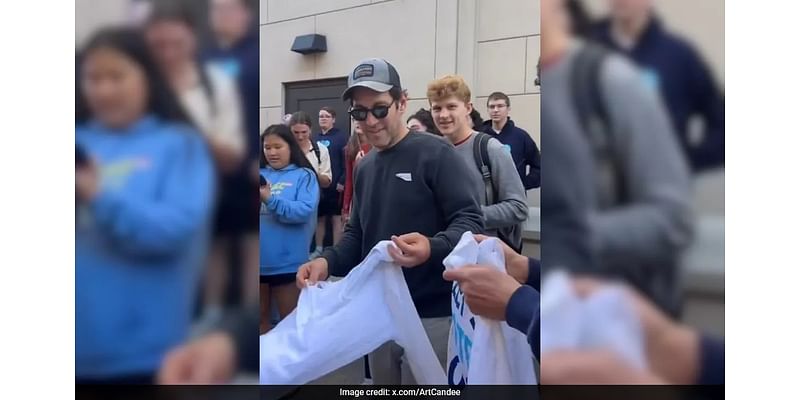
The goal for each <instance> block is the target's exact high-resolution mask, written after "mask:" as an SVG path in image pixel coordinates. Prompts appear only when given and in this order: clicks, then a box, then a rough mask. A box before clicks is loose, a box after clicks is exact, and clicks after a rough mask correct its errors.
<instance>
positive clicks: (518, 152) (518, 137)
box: [481, 118, 542, 190]
mask: <svg viewBox="0 0 800 400" xmlns="http://www.w3.org/2000/svg"><path fill="white" fill-rule="evenodd" d="M481 130H482V131H483V132H485V133H488V134H490V135H492V137H494V138H496V139H497V140H499V141H500V143H503V144H504V145H506V146H507V147H509V148H510V150H511V158H513V159H514V164H515V165H516V166H517V173H519V177H520V179H522V185H523V186H525V190H531V189H536V188H538V187H539V185H540V176H541V170H542V168H541V159H540V158H539V147H537V146H536V142H534V141H533V138H532V137H531V135H529V134H528V132H526V131H525V130H524V129H522V128H518V127H517V126H516V125H514V121H512V120H511V118H509V119H508V121H507V122H506V124H505V125H504V126H503V129H502V130H501V131H500V133H499V134H498V133H495V131H494V130H493V129H492V120H488V121H485V122H484V123H483V127H482V128H481ZM527 166H530V167H531V169H530V171H526V169H527V168H526V167H527Z"/></svg>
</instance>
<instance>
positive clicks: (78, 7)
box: [75, 0, 129, 47]
mask: <svg viewBox="0 0 800 400" xmlns="http://www.w3.org/2000/svg"><path fill="white" fill-rule="evenodd" d="M128 5H129V0H101V1H98V0H75V44H76V47H80V45H82V44H83V43H84V42H85V41H86V40H87V39H88V38H89V35H91V34H92V33H93V32H94V31H95V30H97V29H98V28H103V27H106V26H109V25H117V24H122V23H124V22H125V21H126V20H127V17H128V12H129V7H128Z"/></svg>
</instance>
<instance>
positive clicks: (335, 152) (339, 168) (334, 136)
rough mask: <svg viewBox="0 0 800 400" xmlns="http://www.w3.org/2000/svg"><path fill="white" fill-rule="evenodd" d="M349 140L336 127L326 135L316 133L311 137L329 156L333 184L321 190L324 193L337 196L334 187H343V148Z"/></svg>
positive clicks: (345, 134)
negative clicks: (324, 148)
mask: <svg viewBox="0 0 800 400" xmlns="http://www.w3.org/2000/svg"><path fill="white" fill-rule="evenodd" d="M349 139H350V135H348V134H347V133H346V132H344V131H342V130H341V129H339V128H336V127H334V128H331V130H329V131H328V133H327V134H324V135H323V134H322V132H317V133H315V134H314V136H313V137H312V140H314V141H315V142H317V144H318V145H320V146H325V147H327V148H328V154H330V156H331V175H332V176H331V182H333V184H332V185H330V186H328V187H327V188H326V189H323V191H324V192H325V193H330V194H333V195H335V196H338V192H337V191H336V185H337V184H341V185H342V186H344V178H345V176H344V148H345V147H346V146H347V141H348V140H349Z"/></svg>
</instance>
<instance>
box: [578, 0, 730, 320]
mask: <svg viewBox="0 0 800 400" xmlns="http://www.w3.org/2000/svg"><path fill="white" fill-rule="evenodd" d="M568 3H570V2H568ZM571 3H573V4H574V6H577V7H578V9H583V10H584V13H582V14H584V16H585V18H586V19H587V21H580V18H577V20H576V21H575V22H574V24H575V27H576V28H578V29H579V30H580V28H585V25H584V24H586V23H587V22H588V23H589V24H590V25H592V24H593V25H594V29H587V31H586V32H582V33H581V34H582V36H583V37H585V38H587V39H589V40H599V41H605V42H606V43H607V42H608V40H607V34H605V35H604V34H603V33H602V31H603V28H597V24H602V22H603V21H608V20H609V18H610V19H611V20H614V17H613V14H612V12H611V11H612V9H613V8H614V7H615V6H616V7H617V8H618V9H619V10H623V9H629V10H637V9H642V10H645V9H647V8H649V7H651V8H652V13H653V15H654V16H655V17H656V18H658V20H659V22H660V25H661V29H662V30H663V31H664V32H666V34H667V35H669V36H670V37H671V38H674V39H672V40H676V41H679V42H682V43H683V44H685V46H686V48H687V49H689V50H688V51H690V52H692V53H694V57H691V58H692V59H693V60H692V61H693V62H696V63H697V64H699V65H700V69H701V70H706V71H705V73H700V74H701V75H702V77H701V78H697V79H698V80H699V81H701V82H700V83H690V84H695V85H702V84H708V85H710V86H712V87H713V89H711V91H712V92H715V93H716V94H714V95H711V99H705V98H702V97H701V96H702V95H692V94H689V95H686V96H685V97H683V98H678V99H676V100H672V102H673V103H679V102H683V103H692V105H687V106H678V105H672V104H669V103H667V104H665V105H666V107H667V110H666V111H667V112H668V113H669V114H670V115H671V116H672V117H673V123H674V128H675V130H676V132H675V134H676V135H680V136H682V137H686V138H688V139H687V140H688V141H689V142H691V143H694V144H695V145H694V146H689V148H690V149H697V148H699V147H701V146H706V147H707V148H709V149H710V150H709V151H706V152H705V153H703V154H705V156H703V155H702V154H701V155H698V156H695V157H694V159H692V156H691V155H689V156H687V158H688V162H689V164H690V170H691V172H690V173H691V192H690V196H691V198H690V199H691V201H690V204H691V207H692V209H693V213H694V215H695V223H694V238H693V241H692V242H691V244H690V245H689V246H688V247H687V249H686V250H685V252H684V254H683V255H682V261H681V263H680V267H681V268H682V278H681V281H682V284H681V286H682V287H681V291H682V293H683V296H685V302H684V305H685V308H684V310H683V311H684V312H683V319H684V320H685V321H686V322H687V323H689V324H690V325H692V326H696V327H698V328H700V329H702V330H704V331H708V332H711V333H714V334H718V335H722V336H724V332H725V307H724V303H725V165H724V151H725V147H724V146H725V142H724V132H725V130H724V121H725V120H724V92H725V2H724V0H708V1H702V2H695V1H688V0H677V1H676V0H644V1H642V0H632V1H609V0H579V1H575V2H571ZM574 6H573V7H574ZM631 12H635V11H631ZM623 13H624V11H620V12H619V14H623ZM579 14H581V13H579ZM617 18H618V19H622V18H623V17H622V16H620V17H617ZM603 38H606V39H605V40H604V39H603ZM658 40H659V39H656V40H653V42H657V41H658ZM662 40H663V39H662ZM674 47H676V46H675V45H674V44H673V45H670V44H669V43H667V44H660V43H655V44H650V43H648V44H646V45H641V46H640V48H638V49H636V50H633V51H630V52H625V51H622V52H621V53H622V54H623V55H624V56H626V57H628V58H629V59H631V60H633V61H634V63H635V64H636V65H637V66H638V67H639V68H641V69H642V70H643V71H646V72H647V71H654V70H655V71H659V70H660V71H665V70H669V71H670V72H669V73H670V74H673V76H672V77H671V78H669V79H672V80H666V79H662V82H663V84H665V85H666V84H673V85H681V84H683V85H686V84H684V83H683V82H681V79H683V80H684V82H685V81H688V80H691V79H693V77H691V76H689V75H690V74H692V73H694V72H693V71H689V70H688V68H687V69H684V70H683V72H681V71H680V70H679V69H678V68H680V66H681V63H683V62H685V61H683V60H682V59H680V58H678V57H675V52H674V50H673V48H674ZM647 53H650V54H647ZM670 57H674V58H673V59H672V60H670ZM676 69H678V72H674V73H673V72H672V71H674V70H676ZM662 73H664V72H662ZM665 90H666V91H668V90H669V89H668V88H667V89H664V88H663V87H662V88H661V94H662V99H663V98H664V97H663V96H664V93H665ZM670 96H672V97H673V98H675V97H677V96H679V95H674V94H670ZM691 107H694V108H693V109H691V110H690V111H685V110H683V109H690V108H691ZM680 108H683V109H680ZM679 109H680V110H679ZM709 110H710V111H709ZM678 113H681V114H688V115H687V116H686V117H685V118H687V121H686V122H685V124H684V123H676V122H675V118H678V117H677V116H676V114H678ZM711 124H715V125H711ZM712 129H713V130H714V131H712ZM711 135H714V136H716V137H714V138H711V137H709V136H711ZM654 151H655V150H654ZM684 154H685V155H686V154H689V152H687V151H684ZM695 154H697V152H695ZM693 160H694V162H693ZM692 164H694V165H692Z"/></svg>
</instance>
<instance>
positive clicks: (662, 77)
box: [593, 16, 725, 171]
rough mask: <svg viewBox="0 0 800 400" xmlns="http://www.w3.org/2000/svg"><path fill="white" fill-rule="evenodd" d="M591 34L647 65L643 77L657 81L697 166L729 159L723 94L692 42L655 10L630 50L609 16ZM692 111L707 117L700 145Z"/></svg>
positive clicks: (700, 166) (703, 166) (694, 167)
mask: <svg viewBox="0 0 800 400" xmlns="http://www.w3.org/2000/svg"><path fill="white" fill-rule="evenodd" d="M593 37H594V38H595V39H596V40H598V41H600V42H601V43H603V44H605V45H607V46H608V47H610V48H611V49H613V50H617V51H619V52H620V53H622V54H624V55H626V56H627V57H629V58H630V59H631V60H632V61H633V62H634V63H636V64H637V65H638V66H640V67H641V68H642V69H643V72H642V73H643V79H645V80H647V82H648V83H649V84H652V85H655V86H657V87H658V90H659V91H660V92H661V95H662V98H663V100H664V102H665V104H666V106H667V108H668V111H669V114H670V118H671V120H672V124H673V126H674V128H675V132H676V133H677V134H678V137H679V141H680V143H681V145H682V147H683V149H684V151H685V153H686V155H687V158H688V160H689V161H690V163H691V166H692V169H693V170H694V171H701V170H703V169H708V168H714V167H718V166H722V165H724V164H725V102H724V98H723V96H722V94H721V93H720V91H719V89H718V88H717V85H716V83H715V82H714V79H713V78H712V75H711V72H710V71H709V69H708V66H707V65H706V64H705V62H704V61H703V60H702V59H701V57H700V56H699V55H698V53H697V51H696V50H695V49H694V48H693V47H692V46H691V45H690V44H689V43H687V42H686V41H684V40H683V39H681V38H679V37H677V36H675V35H673V34H671V33H669V32H667V31H666V30H664V28H663V27H662V24H661V21H660V20H659V19H658V18H657V17H655V16H654V17H652V18H651V21H650V24H649V25H648V27H647V28H646V29H645V31H644V33H642V35H641V37H640V38H639V41H638V43H636V45H635V46H634V47H633V48H632V49H630V50H625V49H623V48H621V47H619V46H618V45H617V44H616V42H615V41H614V39H613V37H612V33H611V22H610V21H609V20H606V21H603V22H601V23H599V24H598V25H597V26H596V27H595V29H594V31H593ZM693 116H699V117H701V118H702V119H703V121H704V122H705V133H704V136H703V140H702V141H701V142H700V143H699V144H696V145H695V144H692V143H690V141H689V121H690V119H691V118H692V117H693Z"/></svg>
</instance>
